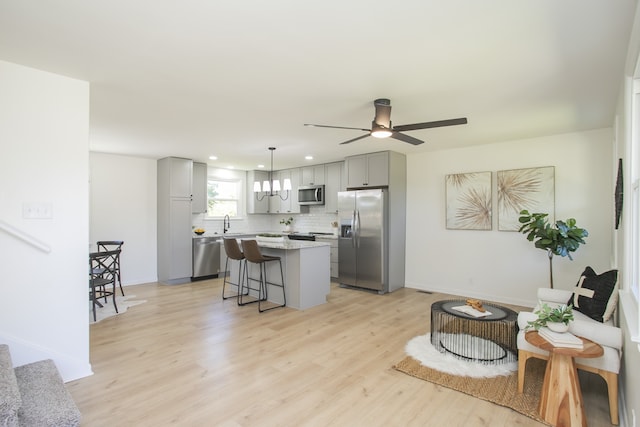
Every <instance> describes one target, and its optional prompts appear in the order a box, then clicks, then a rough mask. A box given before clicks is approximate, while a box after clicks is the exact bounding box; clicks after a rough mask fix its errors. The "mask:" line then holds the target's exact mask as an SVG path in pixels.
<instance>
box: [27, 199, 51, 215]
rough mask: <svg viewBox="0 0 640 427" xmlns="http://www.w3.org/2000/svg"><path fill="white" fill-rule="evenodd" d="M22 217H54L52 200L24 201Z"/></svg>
mask: <svg viewBox="0 0 640 427" xmlns="http://www.w3.org/2000/svg"><path fill="white" fill-rule="evenodd" d="M22 218H25V219H51V218H53V205H52V204H51V203H50V202H24V203H23V204H22Z"/></svg>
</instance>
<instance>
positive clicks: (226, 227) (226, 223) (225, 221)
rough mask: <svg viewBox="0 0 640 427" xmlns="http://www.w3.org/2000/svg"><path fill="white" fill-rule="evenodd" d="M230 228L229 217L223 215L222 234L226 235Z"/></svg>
mask: <svg viewBox="0 0 640 427" xmlns="http://www.w3.org/2000/svg"><path fill="white" fill-rule="evenodd" d="M230 228H231V220H230V219H229V215H225V216H224V219H223V220H222V234H226V233H227V231H229V229H230Z"/></svg>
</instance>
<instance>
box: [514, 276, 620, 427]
mask: <svg viewBox="0 0 640 427" xmlns="http://www.w3.org/2000/svg"><path fill="white" fill-rule="evenodd" d="M572 295H573V292H572V291H564V290H559V289H548V288H540V289H538V301H539V303H538V304H539V305H542V304H545V303H546V304H548V305H549V306H550V307H552V308H553V307H556V306H558V305H560V304H566V303H567V301H569V298H571V296H572ZM538 308H539V307H536V309H535V310H537V309H538ZM535 310H534V311H535ZM573 313H574V321H573V322H571V323H570V324H569V332H571V333H573V334H574V335H578V336H581V337H584V338H587V339H590V340H591V341H593V342H596V343H598V344H600V345H601V346H602V348H603V349H604V354H603V355H602V356H601V357H597V358H593V359H582V358H576V367H577V368H578V369H582V370H584V371H588V372H593V373H594V374H598V375H600V376H601V377H602V378H603V379H604V380H605V382H606V383H607V390H608V394H609V413H610V416H611V423H612V424H616V425H617V424H618V423H619V419H618V373H619V372H620V357H621V355H622V331H621V330H620V328H618V327H616V326H614V324H613V320H612V319H609V320H608V321H607V322H605V323H600V322H598V321H596V320H593V319H591V318H590V317H588V316H585V315H584V314H582V313H580V312H579V311H576V310H574V312H573ZM536 318H537V315H535V314H534V313H531V312H524V311H523V312H520V313H519V314H518V326H519V327H520V331H519V332H518V391H519V392H520V393H522V391H523V390H524V373H525V369H526V365H527V360H528V359H529V358H531V357H536V358H538V359H544V360H547V359H548V357H549V353H548V352H546V351H545V350H541V349H539V348H538V347H535V346H533V345H531V344H529V343H528V342H527V341H526V340H525V338H524V334H525V332H526V331H525V329H526V328H527V322H529V321H532V320H535V319H536Z"/></svg>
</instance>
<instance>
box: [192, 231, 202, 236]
mask: <svg viewBox="0 0 640 427" xmlns="http://www.w3.org/2000/svg"><path fill="white" fill-rule="evenodd" d="M194 233H196V234H197V235H198V236H202V235H203V234H204V231H194Z"/></svg>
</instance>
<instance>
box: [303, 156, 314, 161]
mask: <svg viewBox="0 0 640 427" xmlns="http://www.w3.org/2000/svg"><path fill="white" fill-rule="evenodd" d="M304 158H305V159H306V160H313V156H304Z"/></svg>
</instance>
